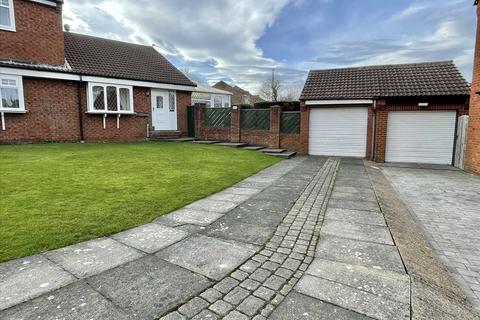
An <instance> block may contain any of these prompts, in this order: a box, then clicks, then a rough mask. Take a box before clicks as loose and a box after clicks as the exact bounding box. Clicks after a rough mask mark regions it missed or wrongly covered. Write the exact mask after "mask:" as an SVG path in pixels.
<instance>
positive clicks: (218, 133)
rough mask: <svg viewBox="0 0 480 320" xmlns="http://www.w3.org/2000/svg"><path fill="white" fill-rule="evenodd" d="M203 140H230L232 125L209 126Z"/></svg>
mask: <svg viewBox="0 0 480 320" xmlns="http://www.w3.org/2000/svg"><path fill="white" fill-rule="evenodd" d="M202 139H203V140H212V141H230V127H228V128H208V127H205V129H204V131H203V137H202Z"/></svg>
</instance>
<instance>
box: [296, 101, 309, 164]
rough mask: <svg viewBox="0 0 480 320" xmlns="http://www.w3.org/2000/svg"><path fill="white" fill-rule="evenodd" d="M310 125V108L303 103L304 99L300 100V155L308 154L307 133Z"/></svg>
mask: <svg viewBox="0 0 480 320" xmlns="http://www.w3.org/2000/svg"><path fill="white" fill-rule="evenodd" d="M309 126H310V109H309V108H308V107H307V106H306V105H305V101H301V102H300V149H299V151H298V153H299V154H301V155H308V135H309Z"/></svg>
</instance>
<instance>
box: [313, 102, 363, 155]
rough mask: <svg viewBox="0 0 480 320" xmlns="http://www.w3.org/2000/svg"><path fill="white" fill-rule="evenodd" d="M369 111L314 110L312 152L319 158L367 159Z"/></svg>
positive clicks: (358, 109)
mask: <svg viewBox="0 0 480 320" xmlns="http://www.w3.org/2000/svg"><path fill="white" fill-rule="evenodd" d="M367 125H368V109H367V108H366V107H337V108H312V109H310V126H309V139H308V145H309V146H308V150H309V151H308V153H309V154H311V155H318V156H343V157H361V158H364V157H365V156H366V150H367Z"/></svg>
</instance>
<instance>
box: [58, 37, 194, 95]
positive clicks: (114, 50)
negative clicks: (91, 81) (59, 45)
mask: <svg viewBox="0 0 480 320" xmlns="http://www.w3.org/2000/svg"><path fill="white" fill-rule="evenodd" d="M64 35H65V58H66V61H67V63H68V65H69V66H70V67H71V68H72V70H73V72H74V73H78V74H82V75H90V76H99V77H107V78H118V79H128V80H137V81H148V82H157V83H166V84H175V85H185V86H195V84H194V83H193V82H192V81H190V79H188V78H187V77H186V76H185V75H184V74H183V73H182V72H180V70H178V69H177V68H175V66H174V65H173V64H171V63H170V62H169V61H168V60H167V59H165V58H164V57H163V56H162V55H161V54H160V53H159V52H158V51H157V50H155V48H153V47H151V46H143V45H137V44H132V43H127V42H121V41H115V40H109V39H103V38H97V37H92V36H87V35H81V34H78V33H72V32H65V33H64Z"/></svg>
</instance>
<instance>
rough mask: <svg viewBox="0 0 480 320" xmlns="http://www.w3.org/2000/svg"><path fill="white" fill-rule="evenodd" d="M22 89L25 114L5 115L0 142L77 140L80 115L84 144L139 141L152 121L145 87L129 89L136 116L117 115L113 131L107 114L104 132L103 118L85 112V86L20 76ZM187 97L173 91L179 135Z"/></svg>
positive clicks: (112, 119) (112, 121)
mask: <svg viewBox="0 0 480 320" xmlns="http://www.w3.org/2000/svg"><path fill="white" fill-rule="evenodd" d="M23 87H24V97H25V108H26V111H27V112H26V113H22V114H15V113H5V124H6V130H5V131H3V130H0V143H21V142H76V141H80V140H81V133H80V116H81V117H82V119H81V120H82V123H83V135H84V139H85V140H86V141H91V142H103V141H105V142H106V141H143V140H145V139H146V137H147V125H151V121H152V119H151V97H150V96H149V95H147V92H149V91H150V89H149V88H143V87H134V88H133V104H134V110H135V112H136V113H137V115H121V117H120V126H119V128H117V115H115V114H109V115H107V118H106V128H105V129H104V128H103V115H101V114H87V113H86V112H87V84H86V83H79V82H74V81H64V80H50V79H40V78H28V77H24V78H23ZM190 96H191V92H184V91H178V92H177V108H178V110H177V112H178V113H177V119H178V127H179V130H180V131H181V132H182V135H186V134H187V107H188V105H189V104H190V103H189V102H190ZM79 99H80V103H79ZM79 105H81V113H80V112H79Z"/></svg>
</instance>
